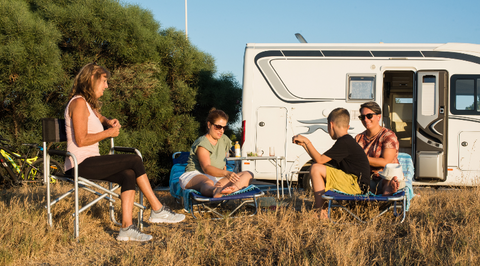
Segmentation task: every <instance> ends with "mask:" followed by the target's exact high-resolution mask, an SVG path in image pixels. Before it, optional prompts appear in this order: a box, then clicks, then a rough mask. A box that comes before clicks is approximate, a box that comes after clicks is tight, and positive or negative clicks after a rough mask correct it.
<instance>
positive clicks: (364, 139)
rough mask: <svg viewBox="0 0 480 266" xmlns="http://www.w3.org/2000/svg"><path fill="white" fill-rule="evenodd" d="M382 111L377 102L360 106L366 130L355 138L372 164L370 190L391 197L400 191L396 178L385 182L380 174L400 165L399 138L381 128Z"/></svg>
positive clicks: (386, 129)
mask: <svg viewBox="0 0 480 266" xmlns="http://www.w3.org/2000/svg"><path fill="white" fill-rule="evenodd" d="M381 114H382V109H381V108H380V106H379V105H378V104H377V103H376V102H366V103H364V104H362V105H361V106H360V116H359V117H358V118H359V119H360V120H361V121H362V124H363V126H364V127H365V128H366V130H365V131H364V132H362V133H360V134H358V135H357V136H356V137H355V140H356V141H357V143H358V144H359V145H360V146H361V147H362V148H363V150H364V151H365V153H366V154H367V158H368V162H369V164H370V175H371V181H370V188H371V191H372V192H373V193H375V194H383V195H390V194H393V193H395V192H397V190H398V189H399V186H400V183H399V182H398V180H397V179H396V178H394V179H392V180H391V181H387V180H383V179H382V178H381V177H380V176H379V174H378V172H379V171H382V170H383V168H384V167H385V165H387V164H389V163H397V164H398V159H397V156H398V149H399V146H400V145H399V142H398V139H397V136H396V135H395V133H394V132H393V131H391V130H390V129H388V128H385V127H382V126H380V120H381V118H382V115H381Z"/></svg>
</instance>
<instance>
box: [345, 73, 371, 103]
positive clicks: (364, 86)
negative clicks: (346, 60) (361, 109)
mask: <svg viewBox="0 0 480 266" xmlns="http://www.w3.org/2000/svg"><path fill="white" fill-rule="evenodd" d="M374 95H375V76H370V77H368V76H352V75H349V76H348V99H349V100H373V98H374V97H373V96H374Z"/></svg>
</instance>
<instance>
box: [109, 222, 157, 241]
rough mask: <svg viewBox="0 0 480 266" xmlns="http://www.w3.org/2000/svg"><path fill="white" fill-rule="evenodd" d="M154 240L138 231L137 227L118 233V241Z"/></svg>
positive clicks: (132, 226)
mask: <svg viewBox="0 0 480 266" xmlns="http://www.w3.org/2000/svg"><path fill="white" fill-rule="evenodd" d="M152 238H153V236H151V235H147V234H144V233H142V232H140V230H138V228H137V227H136V226H135V225H133V224H132V225H130V226H129V227H127V228H122V229H120V232H119V233H118V236H117V240H118V241H142V242H143V241H149V240H151V239H152Z"/></svg>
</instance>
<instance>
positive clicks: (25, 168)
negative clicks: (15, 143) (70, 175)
mask: <svg viewBox="0 0 480 266" xmlns="http://www.w3.org/2000/svg"><path fill="white" fill-rule="evenodd" d="M8 142H9V141H8V140H7V139H4V138H3V137H2V136H0V162H1V164H0V184H1V183H4V184H5V185H6V186H7V187H9V186H17V185H21V184H23V183H29V182H41V183H43V182H44V180H43V158H38V155H39V153H40V152H41V151H43V147H42V146H40V145H38V144H35V143H26V144H22V145H23V146H28V151H27V154H26V155H21V154H20V153H18V152H13V151H12V150H11V148H10V145H9V144H8ZM31 155H33V156H31ZM50 173H51V174H52V175H56V174H63V173H64V171H63V167H62V165H61V164H60V163H59V162H57V161H55V160H53V159H51V160H50ZM50 182H51V183H54V182H55V179H53V178H51V179H50Z"/></svg>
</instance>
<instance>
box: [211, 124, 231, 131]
mask: <svg viewBox="0 0 480 266" xmlns="http://www.w3.org/2000/svg"><path fill="white" fill-rule="evenodd" d="M212 125H213V126H214V127H215V129H216V130H220V129H222V128H223V130H227V128H228V126H221V125H215V124H212Z"/></svg>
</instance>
